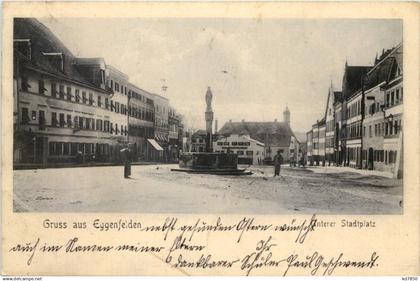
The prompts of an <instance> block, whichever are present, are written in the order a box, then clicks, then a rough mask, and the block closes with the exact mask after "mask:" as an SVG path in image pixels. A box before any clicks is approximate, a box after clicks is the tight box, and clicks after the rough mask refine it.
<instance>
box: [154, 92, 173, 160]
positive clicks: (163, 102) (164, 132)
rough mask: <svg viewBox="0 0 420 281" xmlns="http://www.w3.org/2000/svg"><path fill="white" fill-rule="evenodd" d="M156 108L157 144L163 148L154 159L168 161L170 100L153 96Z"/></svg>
mask: <svg viewBox="0 0 420 281" xmlns="http://www.w3.org/2000/svg"><path fill="white" fill-rule="evenodd" d="M153 100H154V107H155V122H154V123H155V125H154V135H155V140H156V142H157V143H158V144H159V145H160V146H161V147H162V148H163V151H162V152H160V153H155V154H154V155H153V158H154V160H155V161H164V162H167V161H168V158H169V157H168V149H169V125H168V120H169V100H168V99H167V98H166V97H162V96H160V95H158V94H153Z"/></svg>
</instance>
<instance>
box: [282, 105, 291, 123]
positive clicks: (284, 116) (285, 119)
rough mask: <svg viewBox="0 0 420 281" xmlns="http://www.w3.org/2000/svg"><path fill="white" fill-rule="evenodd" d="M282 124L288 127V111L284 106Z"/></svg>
mask: <svg viewBox="0 0 420 281" xmlns="http://www.w3.org/2000/svg"><path fill="white" fill-rule="evenodd" d="M283 122H285V123H287V125H289V127H290V111H289V108H288V107H287V105H286V109H285V110H284V111H283Z"/></svg>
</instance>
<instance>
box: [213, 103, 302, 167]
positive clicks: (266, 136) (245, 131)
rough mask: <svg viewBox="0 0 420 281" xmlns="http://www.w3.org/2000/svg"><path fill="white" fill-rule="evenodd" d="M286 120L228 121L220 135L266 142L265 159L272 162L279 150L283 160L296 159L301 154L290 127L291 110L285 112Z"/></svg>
mask: <svg viewBox="0 0 420 281" xmlns="http://www.w3.org/2000/svg"><path fill="white" fill-rule="evenodd" d="M283 117H284V122H279V121H277V120H274V122H246V121H245V120H243V121H241V122H232V121H229V122H226V123H225V124H224V125H223V127H222V128H221V129H220V130H219V135H223V136H225V137H227V136H229V135H243V136H249V137H250V138H251V139H254V140H256V141H259V142H260V143H263V144H264V156H265V159H264V161H265V162H266V163H270V162H271V161H272V160H273V158H274V156H275V155H276V154H277V151H280V153H281V155H282V157H283V161H284V162H285V163H286V162H289V161H290V160H291V159H292V160H293V161H296V159H297V158H298V154H299V141H298V140H297V138H296V137H295V135H294V133H293V131H292V129H291V128H290V111H289V109H288V108H286V110H285V111H284V112H283Z"/></svg>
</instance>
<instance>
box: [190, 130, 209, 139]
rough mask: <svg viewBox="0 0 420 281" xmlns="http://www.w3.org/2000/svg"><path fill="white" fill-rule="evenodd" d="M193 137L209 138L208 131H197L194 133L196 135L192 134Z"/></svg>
mask: <svg viewBox="0 0 420 281" xmlns="http://www.w3.org/2000/svg"><path fill="white" fill-rule="evenodd" d="M192 136H193V137H201V136H207V131H206V130H201V129H200V130H197V131H195V132H194V134H192Z"/></svg>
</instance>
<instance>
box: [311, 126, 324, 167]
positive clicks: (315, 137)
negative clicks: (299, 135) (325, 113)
mask: <svg viewBox="0 0 420 281" xmlns="http://www.w3.org/2000/svg"><path fill="white" fill-rule="evenodd" d="M312 160H313V165H317V166H318V165H319V162H320V154H319V120H317V122H316V123H315V124H313V125H312ZM321 162H322V159H321Z"/></svg>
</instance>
